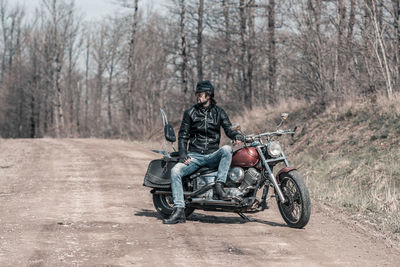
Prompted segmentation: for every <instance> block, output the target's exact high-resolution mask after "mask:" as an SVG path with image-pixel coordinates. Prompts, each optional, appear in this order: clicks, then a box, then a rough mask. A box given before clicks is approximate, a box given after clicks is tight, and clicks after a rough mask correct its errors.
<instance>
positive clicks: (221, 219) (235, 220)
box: [135, 209, 288, 227]
mask: <svg viewBox="0 0 400 267" xmlns="http://www.w3.org/2000/svg"><path fill="white" fill-rule="evenodd" d="M135 216H144V217H153V218H158V219H160V220H161V219H162V218H161V216H160V215H159V214H158V213H157V212H156V211H152V210H144V209H142V210H141V211H138V212H136V213H135ZM251 220H252V221H251V222H256V223H261V224H266V225H269V226H279V227H288V226H287V225H286V224H281V223H275V222H270V221H265V220H260V219H255V218H251ZM187 221H193V222H201V223H215V224H219V223H226V224H244V223H249V221H247V220H244V219H242V218H241V217H240V216H239V215H238V216H235V217H234V216H213V215H205V214H201V213H193V214H192V215H190V216H189V217H188V218H187Z"/></svg>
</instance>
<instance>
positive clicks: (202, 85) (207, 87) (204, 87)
mask: <svg viewBox="0 0 400 267" xmlns="http://www.w3.org/2000/svg"><path fill="white" fill-rule="evenodd" d="M207 91H209V92H210V95H212V96H214V86H213V85H212V84H211V83H210V81H207V80H206V81H200V82H198V83H197V86H196V92H195V93H201V92H207Z"/></svg>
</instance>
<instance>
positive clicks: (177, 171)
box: [171, 145, 233, 208]
mask: <svg viewBox="0 0 400 267" xmlns="http://www.w3.org/2000/svg"><path fill="white" fill-rule="evenodd" d="M232 154H233V151H232V148H231V147H230V146H227V145H226V146H223V147H221V148H220V149H218V150H217V151H215V152H213V153H211V154H207V155H204V154H199V153H192V152H189V154H188V156H189V157H190V158H191V160H190V163H189V164H188V165H186V164H184V163H180V162H179V163H177V164H176V165H175V166H174V167H173V168H172V169H171V189H172V196H173V200H174V208H184V207H185V199H184V197H183V187H182V177H184V176H186V175H189V174H191V173H193V172H194V171H196V170H197V169H198V168H200V167H203V166H206V167H208V168H215V167H217V166H218V175H217V180H216V182H222V183H225V182H226V176H227V175H228V171H229V167H230V166H231V161H232Z"/></svg>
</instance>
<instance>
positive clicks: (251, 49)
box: [247, 0, 256, 109]
mask: <svg viewBox="0 0 400 267" xmlns="http://www.w3.org/2000/svg"><path fill="white" fill-rule="evenodd" d="M248 5H249V6H250V7H248V13H249V15H248V18H249V40H248V46H247V66H248V67H247V88H248V92H247V93H248V101H249V102H248V107H249V108H250V109H252V108H253V95H254V92H253V84H252V82H253V67H254V53H255V46H256V44H255V39H256V32H255V29H254V8H253V7H252V6H253V5H254V0H250V1H249V3H248Z"/></svg>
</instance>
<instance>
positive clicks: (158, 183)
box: [143, 159, 177, 188]
mask: <svg viewBox="0 0 400 267" xmlns="http://www.w3.org/2000/svg"><path fill="white" fill-rule="evenodd" d="M176 163H177V161H165V160H164V159H156V160H152V161H151V162H150V164H149V167H148V168H147V172H146V175H145V176H144V183H143V185H144V186H148V187H152V188H170V186H171V169H172V168H173V167H174V166H175V164H176Z"/></svg>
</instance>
